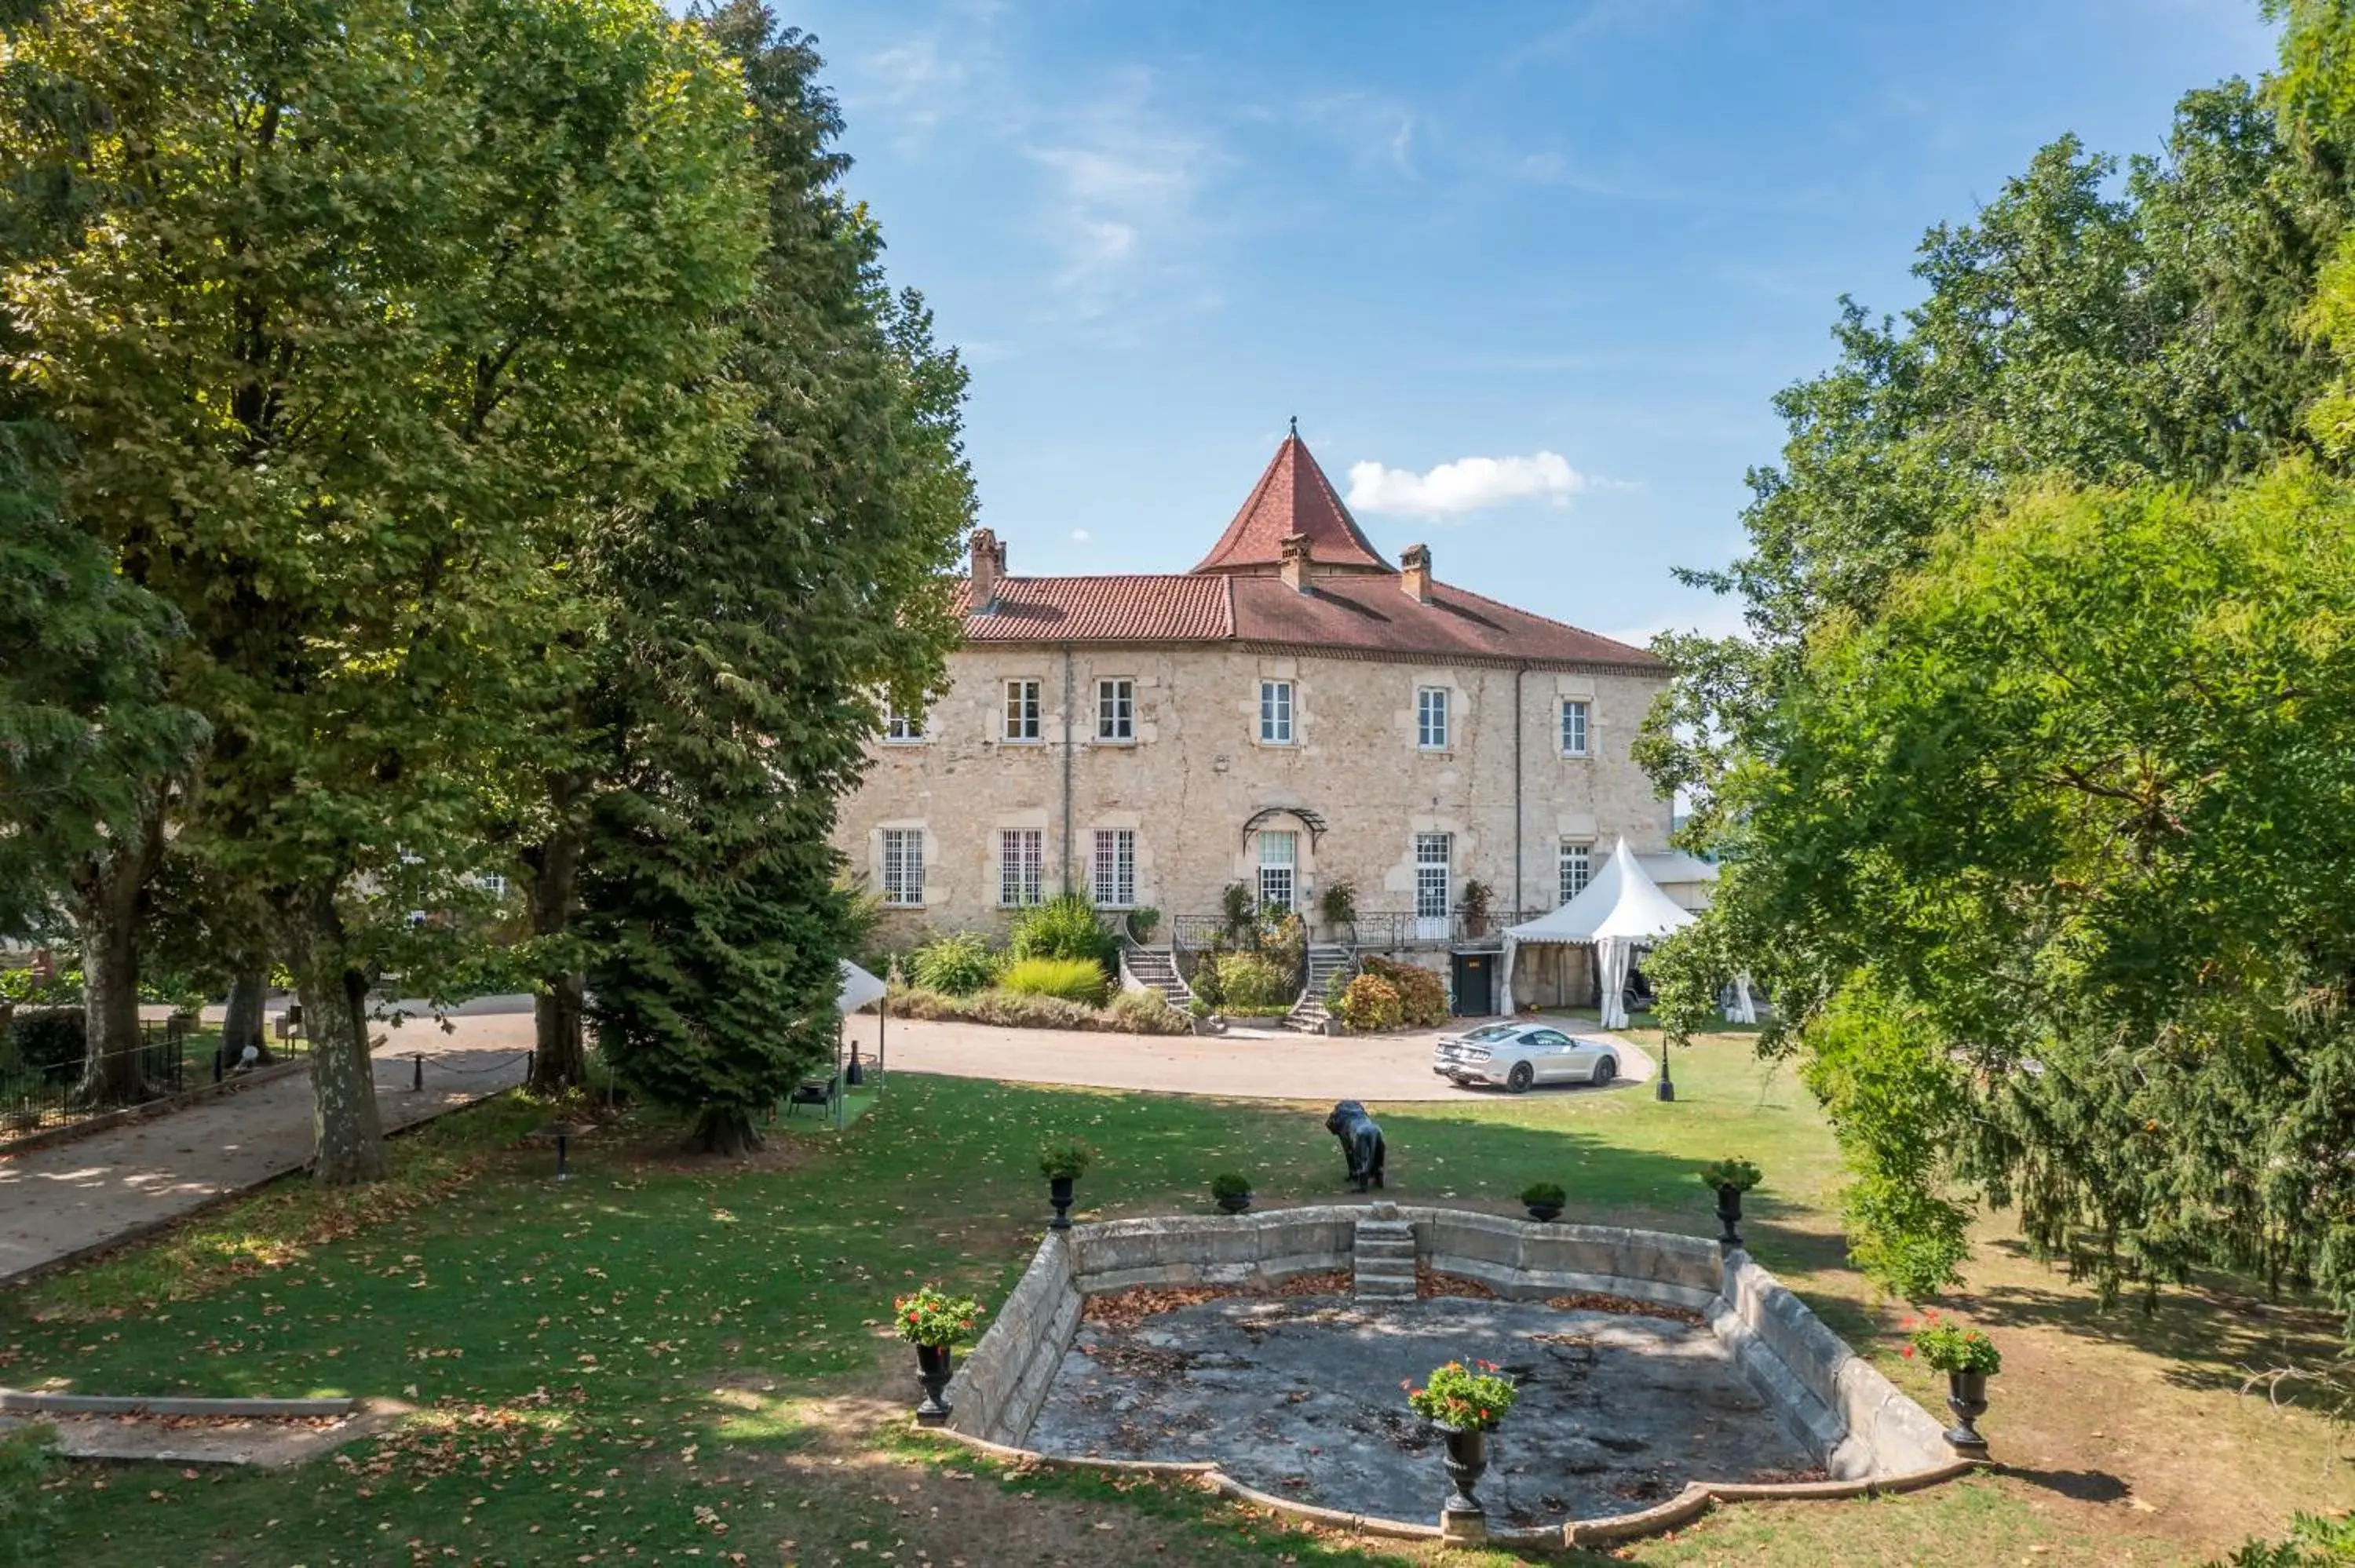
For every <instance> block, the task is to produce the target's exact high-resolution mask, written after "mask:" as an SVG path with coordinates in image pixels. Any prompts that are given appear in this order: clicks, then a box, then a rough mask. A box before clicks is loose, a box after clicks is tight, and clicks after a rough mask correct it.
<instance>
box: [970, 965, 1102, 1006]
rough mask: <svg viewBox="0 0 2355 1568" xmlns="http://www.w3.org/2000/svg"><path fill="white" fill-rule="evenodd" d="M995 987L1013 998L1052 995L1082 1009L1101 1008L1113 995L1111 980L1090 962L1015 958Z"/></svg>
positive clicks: (1098, 966)
mask: <svg viewBox="0 0 2355 1568" xmlns="http://www.w3.org/2000/svg"><path fill="white" fill-rule="evenodd" d="M997 985H998V989H999V990H1001V991H1007V992H1010V993H1012V994H1013V995H1015V996H1051V997H1056V998H1059V999H1060V1000H1061V1001H1076V1002H1078V1003H1079V1004H1080V1005H1081V1006H1082V1007H1102V1006H1103V1004H1104V1000H1105V998H1107V997H1109V996H1110V995H1111V994H1112V977H1111V976H1110V975H1108V974H1106V973H1105V972H1104V968H1103V965H1102V964H1100V963H1098V962H1096V961H1095V960H1094V959H1015V960H1014V961H1013V962H1012V963H1010V964H1008V965H1007V966H1006V972H1005V973H1003V974H1001V975H999V976H998V977H997Z"/></svg>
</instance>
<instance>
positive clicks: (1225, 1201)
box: [1219, 1192, 1252, 1214]
mask: <svg viewBox="0 0 2355 1568" xmlns="http://www.w3.org/2000/svg"><path fill="white" fill-rule="evenodd" d="M1251 1203H1252V1195H1251V1194H1250V1193H1249V1192H1230V1193H1227V1194H1226V1195H1224V1196H1222V1197H1221V1198H1220V1200H1219V1212H1220V1213H1222V1214H1241V1213H1249V1212H1250V1210H1251Z"/></svg>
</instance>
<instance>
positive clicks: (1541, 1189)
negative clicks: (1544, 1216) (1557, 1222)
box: [1521, 1181, 1570, 1209]
mask: <svg viewBox="0 0 2355 1568" xmlns="http://www.w3.org/2000/svg"><path fill="white" fill-rule="evenodd" d="M1569 1197H1570V1194H1569V1193H1568V1192H1565V1191H1563V1189H1562V1185H1561V1182H1559V1181H1532V1182H1530V1183H1529V1185H1528V1186H1526V1187H1524V1188H1522V1189H1521V1202H1524V1203H1527V1204H1528V1205H1529V1207H1530V1208H1532V1209H1559V1208H1561V1205H1562V1203H1563V1202H1565V1201H1566V1200H1568V1198H1569Z"/></svg>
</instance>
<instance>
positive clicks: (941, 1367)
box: [916, 1345, 956, 1426]
mask: <svg viewBox="0 0 2355 1568" xmlns="http://www.w3.org/2000/svg"><path fill="white" fill-rule="evenodd" d="M955 1362H956V1351H954V1350H953V1349H952V1348H950V1347H949V1346H947V1345H918V1346H917V1347H916V1381H917V1382H918V1383H922V1385H923V1389H924V1397H923V1400H922V1403H921V1404H918V1405H917V1406H916V1425H919V1426H938V1425H942V1424H943V1423H944V1422H945V1421H947V1420H948V1418H949V1416H950V1414H951V1413H952V1411H953V1410H954V1406H952V1405H951V1404H949V1402H948V1401H947V1400H945V1399H943V1398H942V1397H941V1394H942V1393H943V1390H945V1389H946V1388H947V1387H948V1386H949V1374H950V1372H951V1371H952V1370H953V1369H954V1365H955Z"/></svg>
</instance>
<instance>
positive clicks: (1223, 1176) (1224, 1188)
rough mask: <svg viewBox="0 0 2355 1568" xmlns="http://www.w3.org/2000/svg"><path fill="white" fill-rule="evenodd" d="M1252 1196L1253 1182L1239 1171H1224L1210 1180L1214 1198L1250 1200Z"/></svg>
mask: <svg viewBox="0 0 2355 1568" xmlns="http://www.w3.org/2000/svg"><path fill="white" fill-rule="evenodd" d="M1251 1195H1252V1180H1251V1178H1250V1177H1248V1176H1245V1175H1243V1174H1241V1172H1239V1171H1222V1172H1221V1173H1220V1174H1219V1175H1216V1176H1213V1177H1211V1178H1210V1196H1211V1197H1213V1198H1230V1199H1231V1198H1248V1197H1250V1196H1251Z"/></svg>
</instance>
